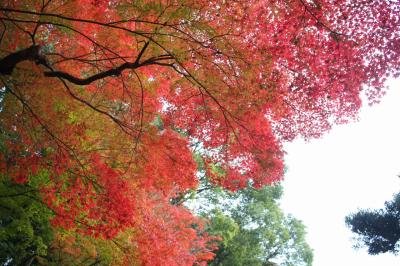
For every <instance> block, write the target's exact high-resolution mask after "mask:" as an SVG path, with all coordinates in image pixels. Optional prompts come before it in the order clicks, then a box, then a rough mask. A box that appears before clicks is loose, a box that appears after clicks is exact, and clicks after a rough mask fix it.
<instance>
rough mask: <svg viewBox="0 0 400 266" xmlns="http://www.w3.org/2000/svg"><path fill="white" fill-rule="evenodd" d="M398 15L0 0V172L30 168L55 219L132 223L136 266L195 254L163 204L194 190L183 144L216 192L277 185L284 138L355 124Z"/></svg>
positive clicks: (390, 56)
mask: <svg viewBox="0 0 400 266" xmlns="http://www.w3.org/2000/svg"><path fill="white" fill-rule="evenodd" d="M399 10H400V6H399V2H398V1H380V0H368V1H367V0H358V1H351V2H349V1H345V0H338V1H331V0H309V1H305V0H285V1H284V0H269V1H268V0H251V1H225V0H221V1H203V0H199V1H198V0H196V1H194V0H176V1H172V0H159V1H150V0H148V1H147V0H141V1H128V0H125V1H116V0H107V1H106V0H80V1H75V0H69V1H63V0H47V1H39V0H36V1H28V0H27V1H25V0H18V1H11V0H9V1H2V3H1V4H0V21H1V23H0V24H1V34H0V58H1V59H0V74H1V76H0V82H1V84H2V85H1V86H2V88H1V112H0V123H1V124H0V125H1V127H0V130H1V151H2V152H1V157H0V165H1V167H0V169H1V171H2V174H3V176H4V178H6V177H7V178H9V179H11V180H13V181H14V182H17V183H21V184H24V183H27V182H32V179H34V178H35V176H37V174H38V173H41V175H43V179H42V180H41V183H40V184H39V187H40V189H39V190H40V191H39V193H40V195H41V198H42V199H43V202H44V203H45V205H46V206H47V207H48V208H49V209H50V210H52V212H53V213H54V217H53V218H52V220H51V222H52V224H53V225H54V226H58V227H61V228H64V229H68V230H75V231H76V232H77V233H79V234H84V235H88V236H93V237H103V238H106V239H113V238H115V237H117V236H118V235H119V234H121V233H123V232H124V231H125V230H128V229H129V230H133V231H134V237H132V239H131V243H132V245H131V246H132V247H135V248H133V249H135V250H134V251H132V252H136V253H137V254H139V255H138V257H137V259H138V261H139V262H140V263H142V264H145V265H146V264H147V265H149V264H151V265H190V264H194V263H199V264H201V263H205V261H206V260H209V259H211V258H212V257H213V255H212V250H213V249H214V248H215V247H214V246H213V244H212V243H213V238H212V237H210V236H208V235H207V234H206V233H204V231H203V230H202V228H203V223H204V222H203V221H202V220H200V218H196V217H195V216H193V215H192V214H191V213H190V212H189V211H188V210H187V209H186V208H185V207H184V206H182V205H180V204H177V205H174V204H171V199H174V198H176V197H177V196H179V195H182V194H183V195H184V194H185V193H188V192H189V191H191V190H193V189H196V187H197V186H198V182H199V180H198V177H197V176H196V175H197V170H196V162H195V160H194V159H193V156H192V152H193V151H194V150H197V151H198V154H199V156H200V157H201V159H202V160H201V161H202V163H203V164H204V169H206V170H205V172H206V174H205V175H206V178H207V179H209V180H210V182H211V183H212V184H213V185H220V186H222V187H224V188H226V189H229V190H233V191H234V190H237V189H240V188H244V187H246V186H247V185H248V183H249V182H250V183H251V184H252V185H253V186H254V187H257V188H259V187H261V186H263V185H266V184H271V183H273V182H276V181H278V180H280V179H281V178H282V175H283V161H282V160H283V151H282V146H281V144H282V142H283V141H287V140H292V139H294V138H295V137H297V136H303V137H305V138H310V137H319V136H320V135H321V134H322V133H323V132H325V131H327V130H329V129H330V128H331V126H332V125H333V124H336V123H343V122H346V121H348V120H350V119H353V118H355V117H356V115H357V111H358V109H359V108H360V105H361V100H360V94H361V92H362V91H363V90H364V91H365V93H366V94H367V96H368V97H369V99H370V101H371V102H374V101H377V100H378V99H379V97H380V96H381V95H382V94H383V92H384V81H385V80H386V79H387V77H389V76H390V75H394V76H398V75H399V69H400V68H399V62H400V60H399V54H400V36H399V34H400V32H399V26H400V22H399V18H400V16H399V12H400V11H399ZM364 85H365V86H367V87H364ZM40 171H45V172H40ZM171 243H174V245H171ZM154 254H157V256H154Z"/></svg>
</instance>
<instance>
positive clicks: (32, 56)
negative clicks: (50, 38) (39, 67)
mask: <svg viewBox="0 0 400 266" xmlns="http://www.w3.org/2000/svg"><path fill="white" fill-rule="evenodd" d="M39 50H40V47H39V46H38V45H33V46H31V47H28V48H26V49H23V50H21V51H18V52H15V53H12V54H9V55H7V56H6V57H4V58H2V59H0V74H4V75H11V73H12V72H13V70H14V68H15V66H16V65H17V64H18V63H20V62H22V61H26V60H31V61H34V60H35V61H41V60H43V58H41V57H40V54H39Z"/></svg>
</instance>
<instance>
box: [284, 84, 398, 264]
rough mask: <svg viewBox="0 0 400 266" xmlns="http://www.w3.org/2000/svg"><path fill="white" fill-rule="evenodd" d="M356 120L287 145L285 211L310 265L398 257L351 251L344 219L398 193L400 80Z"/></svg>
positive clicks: (380, 261)
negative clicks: (298, 230) (300, 225)
mask: <svg viewBox="0 0 400 266" xmlns="http://www.w3.org/2000/svg"><path fill="white" fill-rule="evenodd" d="M389 86H390V90H389V91H388V93H387V95H386V96H385V97H384V98H383V99H382V101H381V103H380V104H378V105H374V106H372V107H369V106H365V107H363V109H362V110H361V113H360V121H359V122H355V123H351V124H347V125H341V126H336V127H334V128H333V129H332V130H331V132H329V133H328V134H326V135H325V136H324V137H323V138H321V139H317V140H311V141H310V142H308V143H305V142H304V141H301V140H297V141H295V142H292V143H288V144H287V145H285V150H286V152H287V153H288V154H287V155H286V158H285V163H286V165H287V166H288V168H289V169H288V172H287V173H286V176H285V181H284V183H283V184H284V193H285V194H284V197H283V200H282V202H281V204H282V207H283V209H284V210H285V211H286V212H288V213H292V214H293V215H295V217H296V218H298V219H301V220H303V222H304V224H305V225H306V226H307V231H308V235H307V240H308V243H309V244H310V245H311V247H312V248H313V249H314V264H313V265H314V266H339V265H343V266H347V265H349V266H398V265H400V256H399V257H395V256H393V255H390V254H383V255H378V256H370V255H368V254H367V252H366V250H365V249H360V250H354V249H353V248H352V244H353V242H352V241H351V237H352V233H351V232H350V230H349V229H347V228H346V227H345V223H344V218H345V216H346V215H347V214H349V213H350V212H354V211H356V210H357V208H381V207H383V204H384V201H385V200H390V199H391V198H392V195H393V194H394V193H396V192H400V178H399V177H397V175H398V174H400V161H399V158H400V156H399V153H400V81H397V82H391V83H390V84H389Z"/></svg>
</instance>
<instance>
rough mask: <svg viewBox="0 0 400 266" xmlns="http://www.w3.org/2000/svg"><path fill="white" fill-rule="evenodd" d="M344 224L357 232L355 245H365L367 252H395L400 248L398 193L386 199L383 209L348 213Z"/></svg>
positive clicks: (375, 253) (399, 198)
mask: <svg viewBox="0 0 400 266" xmlns="http://www.w3.org/2000/svg"><path fill="white" fill-rule="evenodd" d="M346 225H347V226H348V227H349V228H350V229H351V231H352V232H353V233H355V234H357V236H356V240H357V244H356V246H358V247H361V246H366V247H367V248H368V253H369V254H371V255H377V254H379V253H386V252H391V253H394V254H397V253H398V252H399V250H400V246H399V244H400V242H399V240H400V194H397V195H395V196H394V197H393V200H391V201H386V202H385V208H383V209H379V210H370V209H366V210H359V211H358V212H356V213H353V214H350V215H348V216H347V217H346Z"/></svg>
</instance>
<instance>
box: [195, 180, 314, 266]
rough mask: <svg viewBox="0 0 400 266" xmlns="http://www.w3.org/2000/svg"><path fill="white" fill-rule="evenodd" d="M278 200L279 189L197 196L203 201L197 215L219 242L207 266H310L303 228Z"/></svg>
mask: <svg viewBox="0 0 400 266" xmlns="http://www.w3.org/2000/svg"><path fill="white" fill-rule="evenodd" d="M281 196H282V187H281V186H280V185H276V186H273V187H263V188H261V189H259V190H256V189H254V188H251V187H248V188H246V189H243V190H240V191H238V192H236V193H234V194H232V193H229V192H224V191H222V190H218V189H217V190H211V191H208V192H207V193H205V194H203V195H198V197H200V198H201V199H202V201H201V202H202V204H201V207H200V208H199V210H198V211H199V212H200V213H201V214H202V216H205V217H207V218H209V220H210V224H209V225H208V228H207V231H208V232H209V233H210V234H211V235H215V236H220V237H221V238H222V241H221V242H220V243H219V247H218V250H217V251H215V253H216V256H215V258H214V259H213V260H212V261H211V262H210V263H209V265H227V266H228V265H229V266H230V265H232V266H234V265H237V266H242V265H254V266H256V265H260V266H262V265H281V266H295V265H296V266H302V265H304V266H311V265H312V259H313V253H312V250H311V248H310V247H309V245H308V244H307V243H306V241H305V227H304V225H303V224H302V223H301V221H299V220H297V219H296V218H294V217H293V216H291V215H285V214H284V213H283V211H282V210H281V208H280V206H279V199H280V198H281ZM192 201H196V199H194V200H192Z"/></svg>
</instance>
